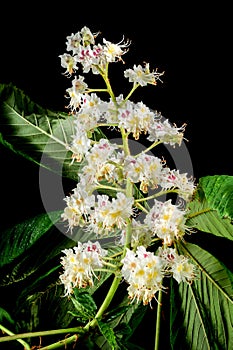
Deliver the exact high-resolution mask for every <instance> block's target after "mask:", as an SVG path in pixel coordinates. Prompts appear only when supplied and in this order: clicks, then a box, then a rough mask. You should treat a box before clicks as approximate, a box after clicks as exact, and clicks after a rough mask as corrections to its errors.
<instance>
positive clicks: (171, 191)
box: [135, 189, 178, 204]
mask: <svg viewBox="0 0 233 350" xmlns="http://www.w3.org/2000/svg"><path fill="white" fill-rule="evenodd" d="M168 193H178V190H177V189H173V190H166V191H159V192H157V193H155V194H153V195H152V196H149V197H143V198H139V199H135V202H136V204H137V203H139V202H144V201H148V200H150V199H153V198H156V197H159V196H163V195H164V194H168Z"/></svg>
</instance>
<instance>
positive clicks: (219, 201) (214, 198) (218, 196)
mask: <svg viewBox="0 0 233 350" xmlns="http://www.w3.org/2000/svg"><path fill="white" fill-rule="evenodd" d="M188 206H189V209H190V212H189V216H188V220H187V225H188V226H191V227H195V228H197V229H198V230H200V231H203V232H209V233H212V234H213V235H216V236H219V237H224V238H227V239H230V240H233V225H232V219H233V176H227V175H215V176H206V177H203V178H201V179H200V181H199V184H198V186H197V191H196V193H195V196H194V198H193V200H192V202H191V203H189V205H188Z"/></svg>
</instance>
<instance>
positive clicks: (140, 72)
mask: <svg viewBox="0 0 233 350" xmlns="http://www.w3.org/2000/svg"><path fill="white" fill-rule="evenodd" d="M163 74H164V73H158V72H157V70H156V71H152V72H150V67H149V63H146V64H145V67H144V68H143V67H142V66H141V65H138V66H136V65H134V66H133V69H126V70H125V72H124V76H125V78H129V81H130V82H133V83H134V84H139V85H141V86H146V85H147V84H152V85H156V84H157V80H160V79H159V77H160V76H161V75H163Z"/></svg>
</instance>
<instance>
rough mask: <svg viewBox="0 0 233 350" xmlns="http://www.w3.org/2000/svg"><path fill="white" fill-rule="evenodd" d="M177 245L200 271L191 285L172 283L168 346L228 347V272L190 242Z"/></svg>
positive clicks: (231, 325)
mask: <svg viewBox="0 0 233 350" xmlns="http://www.w3.org/2000/svg"><path fill="white" fill-rule="evenodd" d="M179 248H180V249H179V250H180V253H182V254H185V255H188V256H189V257H190V258H191V259H192V260H193V262H194V263H195V264H196V265H198V267H199V269H200V275H199V276H198V278H197V279H196V280H195V281H194V282H193V283H192V284H191V285H188V284H186V283H180V284H179V285H177V283H176V282H173V283H172V289H171V345H172V349H174V350H179V349H184V348H185V349H189V350H196V349H198V350H213V349H216V350H220V349H221V350H223V349H225V350H227V349H232V348H233V332H232V330H233V283H232V278H233V275H232V273H231V272H230V271H229V270H228V269H227V268H226V267H225V266H224V265H223V264H222V263H221V262H220V261H219V260H217V259H216V258H215V257H214V256H212V255H211V254H210V253H208V252H207V251H205V250H203V249H201V248H200V247H198V246H196V245H194V244H191V243H186V244H180V245H179Z"/></svg>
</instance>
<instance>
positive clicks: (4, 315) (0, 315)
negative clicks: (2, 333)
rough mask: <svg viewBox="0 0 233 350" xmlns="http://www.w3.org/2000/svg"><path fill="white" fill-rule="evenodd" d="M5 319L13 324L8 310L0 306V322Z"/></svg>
mask: <svg viewBox="0 0 233 350" xmlns="http://www.w3.org/2000/svg"><path fill="white" fill-rule="evenodd" d="M5 321H8V322H9V323H11V324H14V320H13V319H12V317H11V315H10V314H9V312H7V311H6V310H5V309H3V308H2V307H0V322H1V323H3V322H5Z"/></svg>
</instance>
